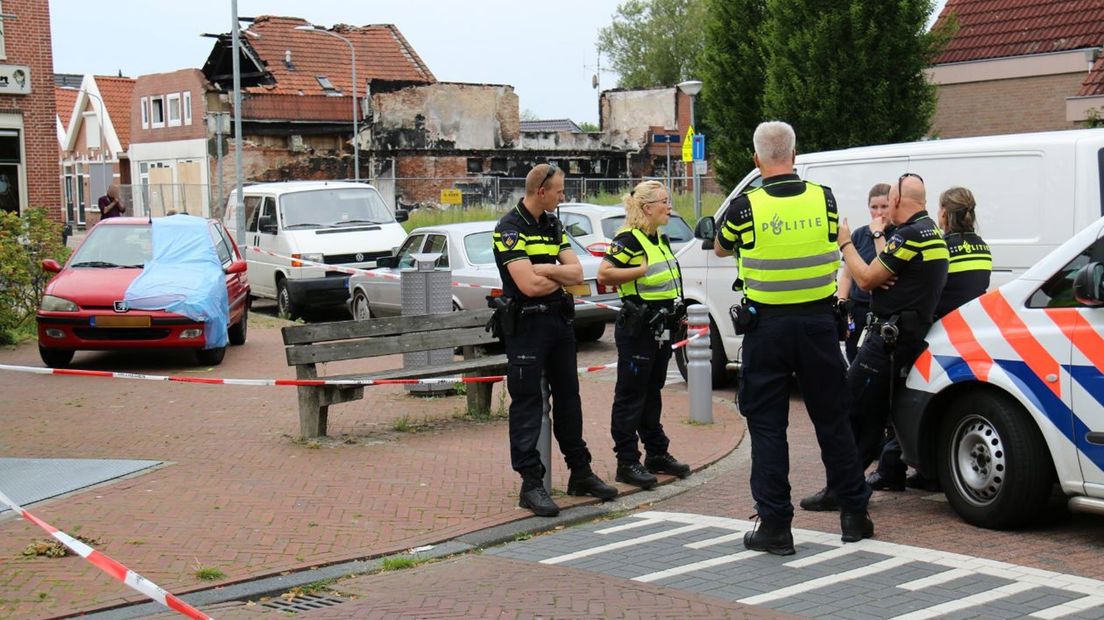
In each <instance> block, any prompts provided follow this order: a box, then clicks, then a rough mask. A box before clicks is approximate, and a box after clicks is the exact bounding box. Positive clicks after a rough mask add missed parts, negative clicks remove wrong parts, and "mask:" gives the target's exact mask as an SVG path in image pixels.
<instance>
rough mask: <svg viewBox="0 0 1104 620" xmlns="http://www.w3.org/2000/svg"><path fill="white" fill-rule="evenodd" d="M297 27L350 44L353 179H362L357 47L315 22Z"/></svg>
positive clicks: (297, 28) (297, 27)
mask: <svg viewBox="0 0 1104 620" xmlns="http://www.w3.org/2000/svg"><path fill="white" fill-rule="evenodd" d="M295 29H296V30H304V31H307V32H317V33H319V34H328V35H330V36H331V37H333V38H335V39H340V40H342V41H344V42H345V45H348V46H349V55H350V56H351V57H352V63H353V180H355V181H360V147H359V146H357V131H358V129H359V124H358V121H357V117H358V116H359V115H360V109H359V108H357V77H356V49H355V48H354V47H353V42H352V41H350V40H348V39H346V38H345V37H343V36H341V35H339V34H337V33H336V32H333V31H332V30H326V29H325V28H319V27H318V26H315V25H314V24H306V25H303V26H296V27H295Z"/></svg>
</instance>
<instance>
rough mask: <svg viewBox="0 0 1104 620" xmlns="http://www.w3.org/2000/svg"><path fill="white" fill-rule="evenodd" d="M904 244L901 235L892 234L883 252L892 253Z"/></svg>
mask: <svg viewBox="0 0 1104 620" xmlns="http://www.w3.org/2000/svg"><path fill="white" fill-rule="evenodd" d="M904 244H905V240H904V239H903V238H902V237H901V235H893V236H892V237H890V239H889V241H888V242H887V243H886V246H885V253H886V254H893V253H894V252H896V251H897V250H899V249H901V246H902V245H904Z"/></svg>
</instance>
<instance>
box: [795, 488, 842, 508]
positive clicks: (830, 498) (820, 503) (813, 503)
mask: <svg viewBox="0 0 1104 620" xmlns="http://www.w3.org/2000/svg"><path fill="white" fill-rule="evenodd" d="M801 508H802V509H803V510H811V511H813V512H831V511H834V510H839V502H837V501H836V496H835V495H832V493H831V492H830V491H829V490H828V487H824V488H823V489H821V490H819V491H817V492H816V493H814V494H812V495H810V496H809V497H806V498H804V499H802V500H801Z"/></svg>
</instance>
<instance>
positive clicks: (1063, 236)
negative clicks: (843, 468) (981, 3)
mask: <svg viewBox="0 0 1104 620" xmlns="http://www.w3.org/2000/svg"><path fill="white" fill-rule="evenodd" d="M797 146H798V152H799V154H798V156H797V162H796V164H795V169H796V172H797V173H798V175H800V176H801V178H803V179H806V180H809V181H812V182H814V183H820V184H822V185H826V186H828V187H830V188H832V193H833V195H835V197H836V202H837V203H838V207H839V213H840V217H841V219H842V218H847V219H848V221H849V223H850V225H851V227H852V230H854V229H855V228H858V227H859V226H861V225H863V224H866V223H868V222H869V221H870V214H869V212H868V211H867V208H866V205H867V195H868V193H869V191H870V188H871V187H872V186H873V185H875V184H876V183H894V182H896V181H897V179H898V177H900V176H901V174H903V173H905V172H912V173H914V174H919V175H920V176H921V177H922V178H923V179H924V182H925V186H926V187H927V195H928V209H929V211H930V212H931V214H932V215H933V216H935V215H936V211H937V209H938V201H939V194H940V193H942V192H943V191H944V190H946V189H947V188H949V187H952V186H955V185H961V186H963V187H967V188H969V189H970V190H971V191H972V192H973V194H974V196H975V197H976V199H977V216H978V233H979V234H980V235H981V236H982V237H983V238H984V239H985V240H986V242H988V243H989V245H990V247H991V248H992V252H993V278H992V285H993V287H994V288H995V287H996V286H999V285H1001V284H1003V283H1005V282H1008V281H1010V280H1012V279H1014V278H1016V277H1017V276H1019V275H1020V274H1022V273H1024V271H1025V270H1027V269H1028V268H1030V267H1031V266H1032V265H1035V264H1036V263H1038V262H1039V261H1041V260H1043V258H1044V257H1046V256H1047V255H1048V254H1049V253H1050V252H1052V251H1054V250H1055V249H1056V248H1058V247H1059V246H1060V245H1062V243H1064V242H1065V241H1067V240H1068V239H1069V238H1070V237H1072V236H1073V235H1074V233H1076V232H1077V231H1079V230H1082V229H1084V228H1085V227H1086V226H1089V225H1090V224H1092V223H1093V222H1094V221H1095V220H1096V219H1097V218H1099V217H1100V216H1101V215H1104V206H1102V203H1101V185H1102V184H1104V174H1102V170H1104V129H1083V130H1070V131H1055V132H1041V133H1033V134H1014V135H1004V136H984V137H977V138H958V139H953V140H928V141H923V142H912V143H905V144H891V145H883V146H869V147H859V148H852V149H844V150H839V151H829V152H823V153H810V154H801V153H800V148H801V136H798V143H797ZM761 184H762V178H761V177H760V176H759V171H758V170H752V171H751V172H750V173H748V174H747V176H745V177H744V179H743V180H742V181H741V182H740V183H739V184H738V185H737V186H736V189H734V190H733V191H732V193H731V194H730V195H729V197H728V199H727V200H725V201H724V203H723V204H721V206H720V207H719V208H718V209H717V212H716V214H715V216H714V218H702V221H699V222H698V227H697V230H696V231H695V236H696V237H698V239H699V240H698V241H697V242H695V243H689V244H687V245H686V246H685V247H683V248H682V250H681V251H679V252H678V255H677V256H678V260H679V266H680V267H681V269H682V275H683V286H684V291H685V295H686V299H687V300H688V302H689V303H704V304H706V305H707V306H708V307H709V316H710V325H711V328H712V329H711V331H710V338H711V343H710V344H711V346H712V349H713V351H714V354H713V382H714V385H721V384H723V383H724V382H725V380H726V379H727V378H728V376H727V374H726V369H727V370H735V369H736V368H738V366H739V350H740V343H741V338H740V337H739V336H737V335H736V333H735V332H734V331H733V329H732V324H731V321H730V320H729V318H728V309H729V307H731V306H732V305H734V304H736V303H739V301H740V298H741V296H742V295H741V293H740V291H739V290H733V281H734V280H735V279H736V277H737V273H736V264H735V261H734V260H733V259H732V258H719V257H717V256H716V255H714V253H713V245H712V243H713V242H712V239H713V236H714V231H715V226H716V223H718V222H722V221H723V218H724V214H725V211H726V210H727V208H728V205H729V203H730V202H731V200H732V198H734V197H736V196H738V195H739V194H741V193H743V192H745V191H748V190H750V189H752V188H755V187H758V186H760V185H761ZM683 351H684V350H682V349H680V352H679V354H677V356H676V362H677V363H678V365H679V368H680V370H683V375H684V376H685V353H684V352H683ZM721 351H723V352H724V353H723V354H720V352H721Z"/></svg>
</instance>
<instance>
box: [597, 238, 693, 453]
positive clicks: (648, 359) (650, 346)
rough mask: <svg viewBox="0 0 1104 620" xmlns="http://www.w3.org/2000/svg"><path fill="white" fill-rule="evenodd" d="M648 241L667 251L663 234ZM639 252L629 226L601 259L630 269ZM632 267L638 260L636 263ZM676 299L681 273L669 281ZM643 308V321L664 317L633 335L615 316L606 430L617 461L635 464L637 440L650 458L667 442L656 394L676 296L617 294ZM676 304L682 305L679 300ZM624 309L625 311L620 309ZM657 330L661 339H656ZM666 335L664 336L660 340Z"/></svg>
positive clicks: (664, 365) (662, 376) (672, 325)
mask: <svg viewBox="0 0 1104 620" xmlns="http://www.w3.org/2000/svg"><path fill="white" fill-rule="evenodd" d="M648 239H649V240H650V241H651V242H652V243H653V244H659V245H661V246H663V247H665V248H666V250H667V252H669V253H671V254H672V255H673V252H672V251H671V241H670V240H669V239H668V238H667V235H654V234H653V235H648ZM643 254H644V247H643V246H642V245H641V243H640V240H639V239H637V237H636V235H634V234H633V232H632V231H631V230H626V231H623V232H621V233H619V234H618V235H617V236H616V237H614V238H613V240H612V241H611V242H610V247H609V250H608V251H607V252H606V255H605V257H604V260H606V261H609V263H610V264H611V265H613V266H614V267H620V268H625V267H632V266H634V265H631V264H630V261H633V259H634V258H637V257H639V256H641V255H643ZM635 262H636V264H637V265H639V264H640V262H639V261H635ZM671 262H672V263H673V264H670V265H666V267H667V268H668V269H671V270H676V271H677V270H678V263H677V262H675V261H671ZM674 284H675V286H676V297H677V298H678V299H679V300H681V298H682V290H681V289H682V280H681V276H679V277H677V278H676V279H675V280H674ZM621 300H622V303H624V302H625V301H626V300H627V301H628V302H629V303H630V304H632V305H634V306H637V307H639V308H641V309H642V310H643V311H644V314H643V317H647V318H645V319H642V320H641V322H642V323H643V322H644V321H646V320H649V319H651V317H656V316H658V315H659V312H660V311H661V310H662V311H665V312H664V316H662V317H660V318H659V319H657V320H656V322H655V323H653V324H650V325H647V324H645V325H643V328H642V329H640V330H639V332H638V333H635V334H634V333H632V331H633V330H632V329H631V327H630V326H627V325H626V324H625V321H623V320H619V321H618V322H617V325H616V327H615V329H614V341H615V342H616V343H617V385H616V386H615V387H614V390H613V409H612V411H611V421H610V432H611V434H612V435H613V442H614V446H613V451H614V453H615V454H616V455H617V461H618V463H639V462H640V449H639V445H638V443H637V437H638V436H639V438H640V442H641V443H643V444H644V449H645V450H646V451H647V453H648V455H649V456H660V455H664V454H667V448H668V446H670V444H671V441H670V439H668V437H667V434H666V433H664V432H663V424H662V423H660V414H661V413H662V411H663V400H662V397H661V395H660V392H661V390H662V389H663V386H664V385H666V383H667V366H668V364H669V363H670V361H671V339H670V334H671V333H674V330H675V328H676V327H677V325H676V322H677V320H678V318H680V317H675V316H674V312H675V306H676V301H675V299H662V300H660V299H654V300H647V301H646V300H644V299H642V298H641V297H640V296H639V295H626V296H623V297H622V298H621ZM679 306H680V307H681V304H679ZM622 312H624V310H623V311H622ZM657 334H659V336H660V337H658V338H657ZM663 334H666V335H667V337H666V338H665V339H663V338H662V336H663Z"/></svg>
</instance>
